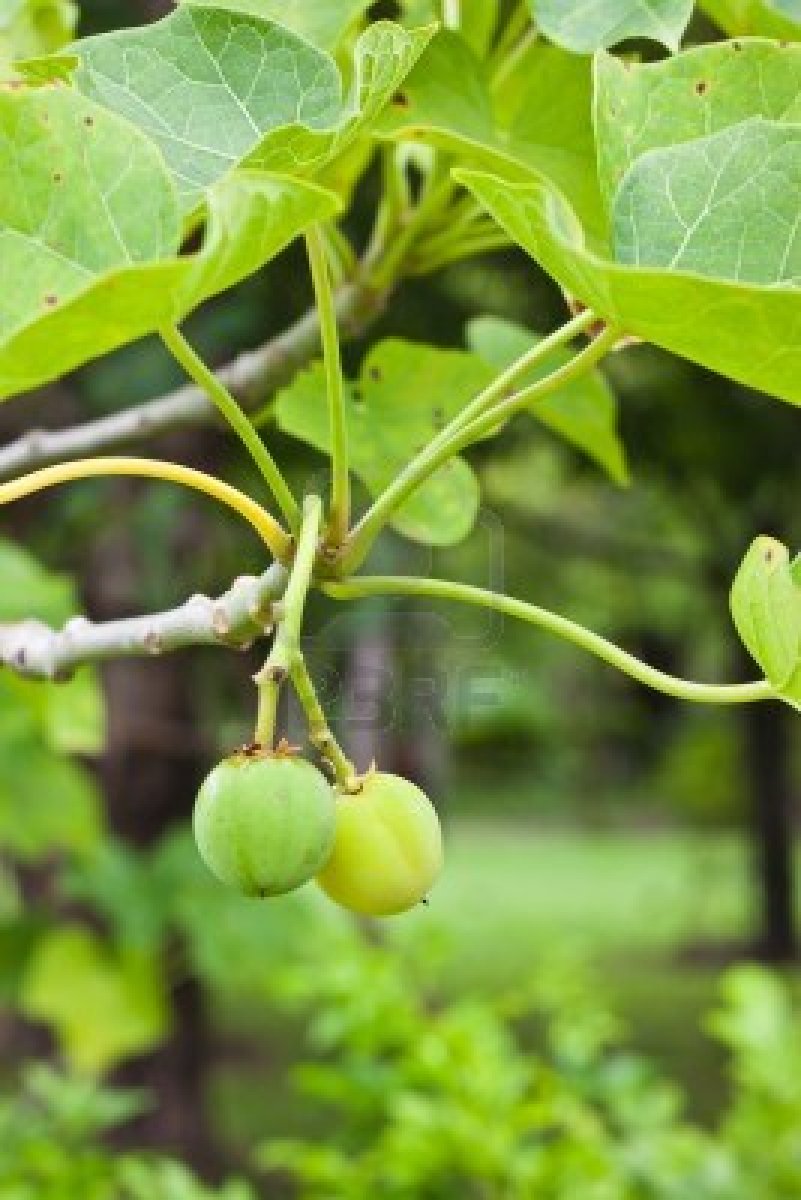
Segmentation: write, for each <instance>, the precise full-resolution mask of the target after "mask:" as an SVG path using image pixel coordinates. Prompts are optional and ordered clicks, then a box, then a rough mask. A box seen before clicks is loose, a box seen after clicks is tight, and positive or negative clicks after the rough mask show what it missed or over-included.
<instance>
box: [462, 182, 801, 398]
mask: <svg viewBox="0 0 801 1200" xmlns="http://www.w3.org/2000/svg"><path fill="white" fill-rule="evenodd" d="M458 174H459V178H461V179H462V180H463V182H464V183H465V184H466V185H467V187H468V188H469V189H470V190H471V191H472V192H473V193H474V195H475V196H476V197H477V198H478V199H479V200H480V201H481V202H482V204H483V205H484V206H485V207H486V208H487V209H488V211H489V212H491V213H492V215H493V216H494V217H495V219H496V220H497V221H498V222H499V223H500V224H501V225H502V226H503V228H504V229H506V231H507V232H508V233H509V235H510V237H512V238H513V239H514V240H515V241H517V242H518V243H519V244H520V245H521V246H522V247H523V248H524V249H525V250H527V251H528V253H529V254H530V255H531V256H532V257H533V258H535V259H536V260H537V262H539V263H541V264H542V266H543V267H544V268H545V270H546V271H547V272H548V273H549V274H550V275H552V276H553V277H554V278H555V279H557V280H558V281H559V283H560V284H561V285H562V287H563V288H564V289H565V290H566V291H567V292H569V293H570V294H571V295H574V296H577V297H578V298H579V299H580V300H581V301H582V302H583V303H584V304H586V305H588V306H589V307H590V308H592V309H593V310H594V311H595V312H597V313H598V314H599V315H600V316H602V317H604V318H605V319H606V320H608V321H611V322H612V323H613V324H615V325H617V326H619V327H620V328H621V329H622V330H624V331H626V332H628V333H632V334H636V335H639V336H640V337H642V338H644V339H645V340H646V341H650V342H653V343H654V344H655V345H657V346H663V347H664V348H665V349H667V350H671V351H673V352H674V353H675V354H680V355H683V356H684V357H685V358H689V359H691V360H692V361H693V362H697V363H700V364H701V365H703V366H706V367H709V368H710V369H711V370H713V371H718V372H720V373H722V374H725V375H729V376H730V377H732V378H733V379H737V380H739V381H740V382H741V383H745V384H748V385H749V386H751V387H754V388H759V389H761V390H762V391H766V392H770V393H772V394H773V395H776V396H779V397H781V398H782V399H785V400H790V401H792V402H793V403H796V404H798V403H801V292H799V291H797V290H795V289H793V288H786V287H785V288H776V287H771V286H759V285H756V284H751V285H748V286H746V285H744V284H740V283H733V282H728V281H723V280H715V279H706V278H704V277H703V276H700V275H692V274H684V273H680V272H669V271H658V270H645V269H638V268H636V267H630V266H626V265H624V264H621V263H616V262H614V261H612V260H611V259H610V258H604V257H601V255H600V254H597V253H593V251H592V250H590V249H588V246H587V239H586V237H585V233H584V230H583V229H582V226H581V224H580V222H579V220H578V218H577V217H576V214H575V213H574V212H573V210H572V209H571V208H570V206H569V204H568V203H567V201H566V200H565V199H564V197H563V196H562V195H561V194H560V193H559V192H557V191H556V190H555V189H554V188H552V187H549V186H548V185H547V184H546V183H545V182H543V181H536V182H532V183H530V184H518V183H509V182H508V181H507V180H504V179H501V178H499V177H494V176H490V175H486V174H479V173H476V172H459V173H458Z"/></svg>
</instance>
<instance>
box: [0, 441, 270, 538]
mask: <svg viewBox="0 0 801 1200" xmlns="http://www.w3.org/2000/svg"><path fill="white" fill-rule="evenodd" d="M110 475H133V476H138V477H139V478H142V479H160V480H163V481H165V482H167V483H178V484H181V485H182V486H183V487H188V488H192V489H193V490H194V491H196V492H203V493H205V495H207V496H211V498H212V499H213V500H217V501H219V502H220V503H221V504H224V505H226V506H227V507H228V508H232V509H234V511H235V512H238V513H239V515H240V516H241V517H244V519H245V520H246V521H247V522H248V523H249V524H250V525H252V526H253V528H254V529H255V530H256V532H257V533H258V535H259V537H260V538H261V539H262V541H263V542H264V544H265V545H266V546H267V547H268V549H269V550H270V551H271V552H272V554H273V555H274V556H275V557H276V558H277V559H280V560H282V561H286V559H287V558H288V557H289V554H290V552H291V549H292V539H291V538H290V537H289V535H288V534H287V533H285V532H284V530H283V529H282V528H281V526H280V525H279V524H278V522H277V521H276V519H275V517H272V516H270V514H269V513H268V512H267V510H266V509H265V508H262V506H261V505H260V504H257V503H256V501H255V500H252V499H251V498H250V496H246V495H245V493H244V492H240V491H238V490H237V488H233V487H231V486H230V484H227V483H223V481H222V480H221V479H216V478H215V477H214V476H213V475H207V474H206V473H205V471H196V470H194V469H193V468H192V467H184V466H181V465H180V463H173V462H165V461H163V460H162V459H157V458H131V457H128V456H118V457H114V456H109V457H108V458H79V459H75V460H74V461H73V462H66V463H57V464H56V465H55V466H52V467H42V468H40V470H38V471H31V472H30V474H29V475H21V476H20V477H19V479H12V480H11V482H10V483H4V484H0V504H9V503H11V502H12V501H13V500H21V499H22V498H23V497H24V496H31V495H33V493H34V492H41V491H44V490H45V488H50V487H55V486H56V484H59V483H70V482H73V481H75V480H80V479H94V478H102V477H105V476H110Z"/></svg>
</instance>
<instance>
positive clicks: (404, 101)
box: [392, 92, 409, 108]
mask: <svg viewBox="0 0 801 1200" xmlns="http://www.w3.org/2000/svg"><path fill="white" fill-rule="evenodd" d="M392 103H393V104H394V105H395V107H396V108H408V107H409V97H408V96H407V95H406V93H405V92H396V93H395V95H394V96H393V97H392Z"/></svg>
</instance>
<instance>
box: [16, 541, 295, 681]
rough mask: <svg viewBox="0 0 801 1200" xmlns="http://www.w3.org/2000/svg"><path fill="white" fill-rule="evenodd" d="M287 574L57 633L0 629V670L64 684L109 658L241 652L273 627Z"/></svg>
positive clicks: (278, 570)
mask: <svg viewBox="0 0 801 1200" xmlns="http://www.w3.org/2000/svg"><path fill="white" fill-rule="evenodd" d="M286 579H287V573H286V571H285V570H284V568H283V567H281V566H280V565H278V564H273V565H272V566H271V567H270V568H269V569H268V570H266V571H265V572H264V573H263V574H262V575H260V576H258V577H255V576H252V575H243V576H241V577H240V578H239V579H237V580H235V581H234V583H233V584H232V585H231V587H230V588H228V590H227V591H226V592H224V593H223V594H222V595H221V596H218V597H216V598H211V597H209V596H200V595H198V596H192V597H191V598H190V599H189V600H187V601H185V603H183V604H181V605H179V606H178V607H177V608H173V609H169V610H168V611H166V612H160V613H151V614H150V615H148V616H144V617H127V618H124V619H122V620H119V621H106V622H103V623H102V624H95V623H94V622H92V621H88V620H87V619H86V618H85V617H73V619H72V620H70V621H68V622H67V623H66V625H64V627H63V628H62V629H53V628H52V627H51V626H49V625H45V624H44V623H43V622H41V621H33V620H30V621H20V622H18V623H17V624H13V625H0V664H2V665H3V666H5V667H7V668H8V669H9V670H11V671H14V672H15V673H16V674H17V675H22V676H25V677H26V678H28V679H46V680H63V679H67V678H69V676H70V675H71V674H72V672H73V671H74V670H75V669H76V667H80V666H83V665H85V664H86V663H93V662H100V661H101V660H103V659H108V658H123V657H135V656H139V655H157V654H164V653H166V652H167V651H169V650H179V649H182V648H183V647H186V646H228V647H231V648H232V649H235V650H246V649H247V648H248V647H249V646H250V645H251V644H252V642H253V641H254V640H255V639H256V638H258V637H261V636H263V635H264V634H265V633H266V632H267V631H268V630H269V629H270V628H271V626H272V624H273V605H274V604H275V602H276V600H277V599H278V598H279V597H280V595H281V594H282V592H283V590H284V587H285V586H286Z"/></svg>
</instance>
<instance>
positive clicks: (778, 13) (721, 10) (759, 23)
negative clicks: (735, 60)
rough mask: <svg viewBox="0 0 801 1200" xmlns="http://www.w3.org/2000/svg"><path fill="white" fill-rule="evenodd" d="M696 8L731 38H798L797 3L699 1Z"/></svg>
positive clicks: (799, 17) (799, 12)
mask: <svg viewBox="0 0 801 1200" xmlns="http://www.w3.org/2000/svg"><path fill="white" fill-rule="evenodd" d="M700 7H701V8H702V9H703V10H704V12H706V13H708V14H709V16H710V17H711V18H712V20H713V21H715V23H716V24H717V25H719V26H720V28H721V29H722V30H723V32H724V33H728V34H729V35H730V36H732V37H739V36H742V35H746V36H747V35H757V36H760V37H773V38H800V37H801V4H799V2H798V0H773V2H772V3H771V0H701V5H700Z"/></svg>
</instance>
